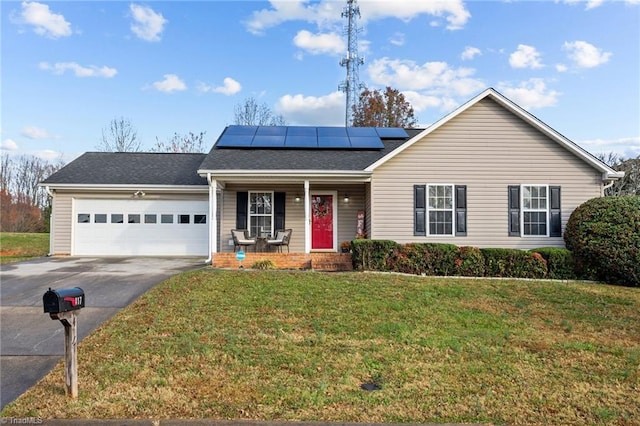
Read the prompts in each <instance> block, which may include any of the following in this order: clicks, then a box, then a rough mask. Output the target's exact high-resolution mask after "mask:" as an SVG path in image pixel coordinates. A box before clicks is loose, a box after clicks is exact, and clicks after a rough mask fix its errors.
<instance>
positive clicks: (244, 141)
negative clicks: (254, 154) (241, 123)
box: [216, 132, 253, 148]
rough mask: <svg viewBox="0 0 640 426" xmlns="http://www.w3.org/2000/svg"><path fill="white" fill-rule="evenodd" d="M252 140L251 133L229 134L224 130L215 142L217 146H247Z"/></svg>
mask: <svg viewBox="0 0 640 426" xmlns="http://www.w3.org/2000/svg"><path fill="white" fill-rule="evenodd" d="M252 141H253V136H251V135H229V134H227V133H226V132H225V133H224V134H223V135H222V136H220V139H218V142H216V146H217V147H218V148H244V147H247V148H248V147H250V146H251V142H252Z"/></svg>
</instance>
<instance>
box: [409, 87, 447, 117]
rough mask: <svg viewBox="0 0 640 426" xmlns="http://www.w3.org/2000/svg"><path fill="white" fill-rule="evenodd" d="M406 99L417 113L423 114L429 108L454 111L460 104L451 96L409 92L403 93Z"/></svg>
mask: <svg viewBox="0 0 640 426" xmlns="http://www.w3.org/2000/svg"><path fill="white" fill-rule="evenodd" d="M402 94H403V95H404V97H405V99H406V100H407V101H409V103H410V104H411V106H412V107H413V110H414V111H415V112H421V111H424V110H426V109H428V108H438V109H439V110H441V111H452V110H454V109H455V108H456V107H457V106H458V105H459V103H458V102H457V101H456V100H455V99H453V98H451V97H449V96H435V95H431V94H424V93H420V92H415V91H413V90H408V91H406V92H402Z"/></svg>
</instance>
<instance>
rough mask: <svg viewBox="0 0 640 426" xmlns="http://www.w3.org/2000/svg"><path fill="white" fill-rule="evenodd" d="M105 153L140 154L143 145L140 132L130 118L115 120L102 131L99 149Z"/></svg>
mask: <svg viewBox="0 0 640 426" xmlns="http://www.w3.org/2000/svg"><path fill="white" fill-rule="evenodd" d="M97 148H98V149H99V150H101V151H105V152H139V151H142V144H141V142H140V140H138V131H137V130H136V129H135V127H133V124H131V120H130V119H128V118H124V117H120V118H114V119H113V120H111V121H110V122H109V125H108V126H107V127H104V128H103V129H102V139H101V140H100V143H99V144H98V147H97Z"/></svg>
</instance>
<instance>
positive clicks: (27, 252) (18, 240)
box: [0, 232, 49, 263]
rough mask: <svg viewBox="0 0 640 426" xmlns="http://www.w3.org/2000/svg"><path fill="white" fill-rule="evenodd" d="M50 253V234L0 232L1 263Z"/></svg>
mask: <svg viewBox="0 0 640 426" xmlns="http://www.w3.org/2000/svg"><path fill="white" fill-rule="evenodd" d="M47 253H49V234H29V233H14V232H0V263H11V262H19V261H21V260H26V259H31V258H33V257H42V256H46V255H47Z"/></svg>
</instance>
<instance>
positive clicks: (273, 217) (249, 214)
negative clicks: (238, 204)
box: [247, 190, 275, 237]
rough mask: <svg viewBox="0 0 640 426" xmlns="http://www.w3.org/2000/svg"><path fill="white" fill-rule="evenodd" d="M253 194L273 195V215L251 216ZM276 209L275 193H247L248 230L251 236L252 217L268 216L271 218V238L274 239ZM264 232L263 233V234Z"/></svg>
mask: <svg viewBox="0 0 640 426" xmlns="http://www.w3.org/2000/svg"><path fill="white" fill-rule="evenodd" d="M251 194H271V214H269V215H267V214H257V213H256V214H254V215H252V214H251ZM274 208H275V192H274V191H264V190H263V191H256V190H254V191H251V190H249V191H247V229H248V230H249V234H251V217H267V216H271V224H270V228H271V231H270V232H271V234H270V235H271V237H273V236H274V235H273V233H274V232H275V229H273V222H274V220H275V212H274ZM262 232H263V231H261V233H262ZM256 237H264V235H256Z"/></svg>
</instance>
